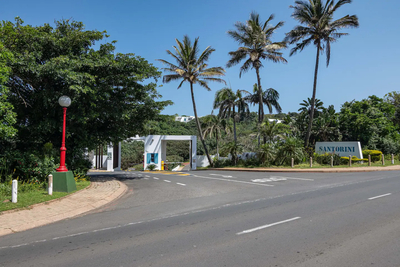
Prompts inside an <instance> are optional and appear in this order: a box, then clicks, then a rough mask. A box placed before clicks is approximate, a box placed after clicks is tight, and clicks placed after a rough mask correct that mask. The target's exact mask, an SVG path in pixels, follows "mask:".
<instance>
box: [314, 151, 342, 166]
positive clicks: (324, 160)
mask: <svg viewBox="0 0 400 267" xmlns="http://www.w3.org/2000/svg"><path fill="white" fill-rule="evenodd" d="M331 157H333V165H340V162H341V161H340V156H339V155H337V154H330V153H325V154H318V153H314V157H313V159H314V160H315V162H317V163H319V164H321V165H324V164H325V165H330V164H331Z"/></svg>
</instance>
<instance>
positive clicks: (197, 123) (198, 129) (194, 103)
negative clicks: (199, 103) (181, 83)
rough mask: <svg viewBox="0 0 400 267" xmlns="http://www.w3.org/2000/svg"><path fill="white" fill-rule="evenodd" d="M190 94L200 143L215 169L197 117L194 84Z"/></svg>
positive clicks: (191, 84) (191, 86) (191, 85)
mask: <svg viewBox="0 0 400 267" xmlns="http://www.w3.org/2000/svg"><path fill="white" fill-rule="evenodd" d="M190 93H191V94H192V103H193V112H194V117H195V120H196V125H197V131H198V133H199V135H200V141H201V143H202V144H203V147H204V151H205V152H206V156H207V159H208V162H210V166H211V167H214V163H213V162H212V159H211V157H210V154H209V153H208V149H207V146H206V143H205V142H204V138H203V134H202V131H201V126H200V121H199V118H198V117H197V109H196V102H195V101H194V93H193V83H190Z"/></svg>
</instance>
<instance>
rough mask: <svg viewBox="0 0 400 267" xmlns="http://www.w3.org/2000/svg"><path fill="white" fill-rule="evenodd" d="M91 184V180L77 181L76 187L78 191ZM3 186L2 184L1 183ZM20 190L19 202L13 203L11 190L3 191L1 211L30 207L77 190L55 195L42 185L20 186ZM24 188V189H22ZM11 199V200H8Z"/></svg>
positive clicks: (0, 195)
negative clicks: (27, 187) (50, 193)
mask: <svg viewBox="0 0 400 267" xmlns="http://www.w3.org/2000/svg"><path fill="white" fill-rule="evenodd" d="M89 185H90V182H89V181H78V182H76V188H77V191H78V190H81V189H84V188H86V187H88V186H89ZM0 186H1V184H0ZM19 187H20V188H19V190H18V199H17V200H18V202H17V203H12V202H11V192H10V191H9V192H10V193H5V191H8V190H3V191H2V193H1V194H0V212H2V211H6V210H12V209H22V208H28V207H29V206H31V205H33V204H37V203H42V202H46V201H49V200H52V199H57V198H60V197H64V196H66V195H69V194H72V193H74V192H76V191H73V192H71V193H65V192H53V195H51V196H50V195H49V194H48V193H47V190H46V189H43V188H41V187H38V186H37V187H32V188H29V189H24V188H23V187H24V185H22V186H19ZM20 189H22V190H20ZM7 201H9V202H7Z"/></svg>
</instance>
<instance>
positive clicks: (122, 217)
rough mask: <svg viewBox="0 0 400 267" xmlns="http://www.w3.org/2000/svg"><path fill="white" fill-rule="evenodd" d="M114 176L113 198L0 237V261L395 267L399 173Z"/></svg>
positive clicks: (399, 212) (30, 263) (12, 263)
mask: <svg viewBox="0 0 400 267" xmlns="http://www.w3.org/2000/svg"><path fill="white" fill-rule="evenodd" d="M102 175H105V174H102ZM118 178H119V179H121V180H123V181H124V182H125V183H126V184H127V185H128V187H129V189H130V190H129V193H128V194H127V195H125V196H124V197H123V198H121V199H119V200H118V201H116V202H114V203H112V204H111V205H109V206H107V207H105V208H103V209H101V210H97V211H96V212H92V213H90V214H86V215H84V216H80V217H78V218H73V219H69V220H65V221H62V222H58V223H54V224H51V225H47V226H44V227H40V228H36V229H32V230H29V231H26V232H22V233H16V234H12V235H8V236H4V237H1V238H0V266H96V267H98V266H171V267H172V266H174V267H180V266H263V267H265V266H285V267H287V266H304V267H310V266H311V267H312V266H335V267H336V266H341V267H346V266H349V267H350V266H351V267H356V266H379V267H386V266H400V253H399V248H400V241H399V240H400V239H399V238H400V231H399V230H400V208H399V204H400V173H399V172H394V171H393V172H368V173H326V174H320V173H319V174H310V173H279V174H277V173H250V172H212V171H196V172H191V173H190V176H178V175H161V174H158V173H157V174H150V173H129V174H119V175H118Z"/></svg>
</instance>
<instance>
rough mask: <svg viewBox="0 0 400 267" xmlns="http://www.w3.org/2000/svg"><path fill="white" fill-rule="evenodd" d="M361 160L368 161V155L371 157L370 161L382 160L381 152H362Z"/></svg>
mask: <svg viewBox="0 0 400 267" xmlns="http://www.w3.org/2000/svg"><path fill="white" fill-rule="evenodd" d="M362 154H363V158H364V159H366V160H368V155H371V161H372V162H376V161H380V160H382V152H381V151H379V150H363V151H362Z"/></svg>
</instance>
